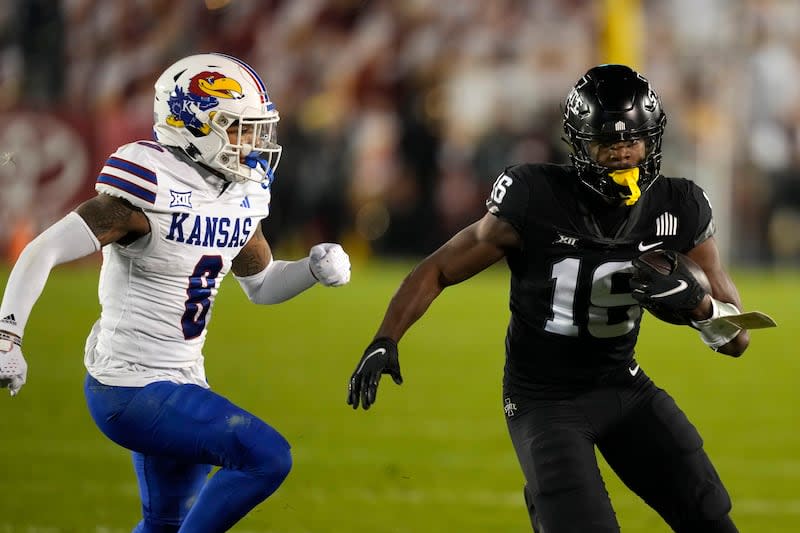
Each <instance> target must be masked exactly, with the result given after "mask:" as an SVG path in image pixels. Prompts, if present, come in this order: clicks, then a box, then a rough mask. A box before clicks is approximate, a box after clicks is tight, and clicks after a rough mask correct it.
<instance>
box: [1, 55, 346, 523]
mask: <svg viewBox="0 0 800 533" xmlns="http://www.w3.org/2000/svg"><path fill="white" fill-rule="evenodd" d="M154 111H155V126H154V134H155V135H154V137H155V141H138V142H134V143H131V144H127V145H124V146H122V147H120V148H119V149H118V150H117V151H116V152H114V153H113V154H112V155H111V157H109V159H108V161H107V162H106V164H105V166H104V167H103V169H102V170H101V172H100V175H99V176H98V178H97V183H96V185H95V189H96V190H97V192H98V194H97V196H96V197H94V198H92V199H91V200H88V201H86V202H84V203H83V204H81V205H80V206H78V207H77V209H76V210H75V211H74V212H71V213H70V214H68V215H67V216H65V217H64V218H63V219H61V220H60V221H58V222H57V223H55V224H54V225H53V226H51V227H50V228H48V229H47V230H46V231H44V232H43V233H42V234H41V235H39V236H38V237H37V238H36V239H35V240H34V241H33V242H31V243H30V244H29V245H28V246H27V247H26V248H25V250H24V251H23V253H22V255H21V256H20V258H19V260H18V261H17V263H16V265H15V266H14V269H13V270H12V272H11V275H10V277H9V280H8V284H7V286H6V290H5V294H4V296H3V301H2V307H0V386H4V387H8V388H9V390H10V392H11V394H12V396H13V395H16V394H17V393H18V392H19V390H20V388H21V387H22V385H24V383H25V379H26V372H27V365H26V363H25V359H24V358H23V356H22V351H21V345H22V337H23V332H24V328H25V324H26V322H27V320H28V316H29V315H30V312H31V309H32V307H33V305H34V303H35V302H36V300H37V299H38V297H39V295H40V294H41V292H42V290H43V288H44V285H45V282H46V281H47V278H48V276H49V273H50V271H51V270H52V268H53V267H54V266H55V265H58V264H61V263H65V262H68V261H72V260H74V259H77V258H79V257H83V256H86V255H89V254H91V253H93V252H95V251H97V250H100V249H102V252H103V266H102V270H101V274H100V284H99V296H100V303H101V305H102V312H101V314H100V318H99V320H98V321H97V322H96V323H95V325H94V327H93V328H92V330H91V333H90V334H89V338H88V339H87V341H86V351H85V364H86V368H87V371H88V373H87V377H86V382H85V387H84V391H85V394H86V398H87V403H88V406H89V411H90V412H91V414H92V417H93V418H94V420H95V422H96V423H97V426H98V427H99V428H100V430H101V431H102V432H103V433H104V434H105V435H106V436H108V438H110V439H111V440H113V441H114V442H116V443H118V444H119V445H121V446H124V447H125V448H128V449H130V450H131V451H132V453H133V459H134V466H135V470H136V474H137V476H138V480H139V485H140V493H141V497H142V512H143V519H142V521H141V522H140V523H139V524H138V525H137V526H136V528H135V529H134V532H136V533H156V532H157V533H167V532H178V531H181V532H192V533H204V532H220V531H227V530H228V529H229V528H231V527H232V526H233V524H235V523H236V522H237V521H239V520H240V519H241V518H242V517H244V516H245V515H246V514H247V513H248V512H249V511H250V510H251V509H252V508H253V507H255V506H256V505H257V504H258V503H260V502H261V501H263V500H264V499H266V498H267V497H268V496H269V495H270V494H272V492H274V491H275V490H276V489H277V488H278V486H279V485H280V484H281V483H282V482H283V480H284V479H285V478H286V476H287V475H288V473H289V470H290V468H291V464H292V458H291V454H290V450H289V448H290V447H289V444H288V443H287V442H286V440H285V439H284V438H283V436H282V435H280V434H279V433H278V432H277V431H276V430H275V429H273V428H272V427H270V426H269V425H268V424H266V423H265V422H263V421H262V420H260V419H258V418H257V417H255V416H254V415H252V414H251V413H249V412H247V411H245V410H243V409H242V408H240V407H237V406H236V405H233V404H232V403H231V402H229V401H228V400H226V399H225V398H223V397H222V396H220V395H218V394H216V393H214V392H212V391H211V390H210V389H209V386H208V383H207V382H206V376H205V371H204V366H203V354H202V348H203V343H204V341H205V337H206V330H207V327H208V323H209V321H210V319H211V308H212V304H213V302H214V299H215V297H216V294H217V290H218V288H219V284H220V283H221V281H222V279H223V278H224V277H225V275H226V274H227V273H228V271H229V270H233V273H234V276H235V277H236V280H237V281H238V282H239V284H240V285H241V287H242V288H243V289H244V291H245V292H246V293H247V295H248V297H249V298H250V300H251V301H253V302H255V303H259V304H273V303H278V302H282V301H284V300H287V299H289V298H292V297H293V296H295V295H297V294H299V293H300V292H302V291H304V290H306V289H308V288H309V287H311V286H312V285H314V284H315V283H317V282H319V283H321V284H322V285H325V286H334V287H335V286H340V285H344V284H346V283H348V282H349V280H350V261H349V258H348V256H347V254H346V253H345V251H344V250H343V249H342V247H341V246H339V245H338V244H333V243H323V244H318V245H316V246H314V247H313V248H312V249H311V252H310V254H309V256H308V257H306V258H304V259H302V260H299V261H280V260H276V259H274V258H273V257H272V252H271V250H270V247H269V244H268V243H267V240H266V239H265V237H264V235H263V233H262V232H261V226H260V222H261V220H262V219H264V218H266V217H267V215H268V214H269V202H270V185H271V183H272V179H273V173H274V171H275V168H276V167H277V165H278V160H279V158H280V153H281V147H280V146H279V145H278V144H277V143H276V137H275V134H276V125H277V122H278V112H277V111H276V109H275V105H274V104H273V103H272V102H271V101H270V99H269V97H268V95H267V90H266V87H265V85H264V82H263V81H262V80H261V78H260V77H259V76H258V74H256V72H255V71H254V70H253V69H252V68H251V67H250V66H248V65H247V64H245V63H244V62H242V61H240V60H238V59H236V58H234V57H230V56H226V55H222V54H201V55H194V56H189V57H186V58H184V59H181V60H180V61H178V62H176V63H175V64H173V65H172V66H170V67H169V68H168V69H167V70H166V71H165V72H164V73H163V74H162V75H161V76H160V77H159V79H158V81H157V82H156V85H155V103H154ZM213 465H216V466H219V467H221V468H220V469H219V470H218V471H217V472H216V473H215V474H214V476H212V477H211V478H210V479H208V480H207V475H208V473H209V472H210V470H211V468H212V466H213Z"/></svg>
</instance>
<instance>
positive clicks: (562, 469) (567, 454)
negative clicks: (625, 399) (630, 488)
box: [507, 400, 619, 533]
mask: <svg viewBox="0 0 800 533" xmlns="http://www.w3.org/2000/svg"><path fill="white" fill-rule="evenodd" d="M516 401H517V405H518V406H520V405H521V402H520V401H519V400H516ZM520 411H521V412H520V413H518V414H517V415H515V416H514V417H513V418H511V419H508V420H507V421H508V427H509V432H510V434H511V440H512V442H513V443H514V448H515V450H516V452H517V457H518V459H519V462H520V466H521V467H522V471H523V473H524V474H525V479H526V481H527V489H526V503H527V504H528V511H529V513H530V518H531V525H532V527H533V530H534V531H535V532H537V533H583V532H586V531H591V532H593V533H618V532H619V525H618V523H617V519H616V515H615V513H614V510H613V508H612V507H611V501H610V500H609V497H608V492H607V491H606V488H605V484H604V483H603V479H602V476H601V474H600V469H599V468H598V466H597V460H596V457H595V452H594V444H593V442H592V440H591V438H590V437H589V436H588V433H589V432H588V431H587V429H586V427H585V425H586V421H585V417H584V416H583V415H582V414H580V413H577V412H576V411H575V410H574V408H573V407H571V406H565V405H564V404H561V405H560V406H553V407H552V408H546V409H539V408H537V409H535V410H533V411H529V412H525V411H523V410H522V409H520ZM578 509H579V510H580V511H579V512H576V510H578Z"/></svg>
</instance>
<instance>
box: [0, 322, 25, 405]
mask: <svg viewBox="0 0 800 533" xmlns="http://www.w3.org/2000/svg"><path fill="white" fill-rule="evenodd" d="M20 344H21V342H20V339H19V337H17V336H16V335H10V334H7V333H4V332H0V388H3V387H8V391H9V392H10V393H11V396H16V395H17V393H18V392H19V390H20V389H21V388H22V386H23V385H25V380H26V378H27V376H28V363H26V362H25V358H24V357H23V356H22V350H21V349H20Z"/></svg>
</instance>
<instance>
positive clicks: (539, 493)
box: [504, 369, 738, 533]
mask: <svg viewBox="0 0 800 533" xmlns="http://www.w3.org/2000/svg"><path fill="white" fill-rule="evenodd" d="M625 374H627V375H625ZM613 381H615V382H614V383H611V384H605V385H603V386H598V387H596V388H593V389H591V390H588V391H585V392H582V393H580V394H578V395H576V396H575V397H571V398H569V399H562V400H543V399H532V398H526V397H525V396H522V395H516V394H514V393H507V394H506V395H504V398H506V399H505V402H506V404H507V403H509V401H510V402H512V403H513V404H514V406H515V410H514V411H512V412H511V416H508V417H507V422H508V428H509V432H510V434H511V440H512V442H513V443H514V448H515V450H516V452H517V457H518V459H519V462H520V465H521V466H522V470H523V472H524V474H525V479H526V480H527V486H526V487H525V500H526V503H527V504H528V510H529V513H530V517H531V523H532V525H533V528H534V531H535V532H536V533H589V532H591V533H606V532H608V533H611V532H618V531H619V530H620V529H619V524H618V523H617V519H616V515H615V513H614V510H613V508H612V507H611V502H610V500H609V497H608V492H607V491H606V488H605V484H604V483H603V479H602V477H601V475H600V470H599V468H598V466H597V460H596V456H595V446H596V447H597V449H599V450H600V452H601V453H602V454H603V457H604V458H605V460H606V461H607V462H608V464H609V465H610V466H611V468H612V469H613V470H614V472H616V474H617V475H618V476H619V477H620V479H621V480H622V481H623V482H624V483H625V484H626V485H627V486H628V487H629V488H630V489H631V490H633V491H634V492H635V493H636V494H638V495H639V496H640V497H641V498H642V499H643V500H644V501H645V502H646V503H647V504H648V505H650V507H652V508H653V509H655V510H656V511H657V512H658V513H659V514H660V515H661V516H662V517H663V519H664V520H665V521H666V522H667V523H668V524H669V525H670V527H672V529H673V530H674V531H676V532H678V533H700V532H702V533H736V532H737V531H738V530H737V529H736V526H735V525H734V524H733V521H732V520H731V519H730V517H729V515H728V513H729V512H730V509H731V501H730V498H729V496H728V493H727V491H726V490H725V487H724V486H723V485H722V482H721V481H720V478H719V476H718V475H717V472H716V470H715V469H714V466H713V465H712V464H711V461H710V460H709V458H708V456H707V455H706V453H705V451H704V450H703V441H702V439H701V438H700V435H699V434H698V432H697V430H696V429H695V427H694V426H693V425H692V424H691V423H690V422H689V420H688V419H687V418H686V415H685V414H684V413H683V411H681V410H680V408H678V406H677V405H676V403H675V401H674V400H673V399H672V397H671V396H670V395H669V394H667V393H666V392H665V391H664V390H662V389H660V388H658V387H656V386H655V384H653V382H652V381H651V380H650V378H648V377H647V376H646V375H645V374H644V372H643V371H642V370H641V369H639V371H638V372H637V373H636V375H635V376H630V373H629V372H628V369H623V373H621V374H620V375H619V376H617V377H616V378H615V379H614V380H613ZM507 398H510V400H508V399H507ZM507 414H509V412H508V411H507Z"/></svg>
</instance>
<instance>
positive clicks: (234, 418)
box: [84, 376, 292, 533]
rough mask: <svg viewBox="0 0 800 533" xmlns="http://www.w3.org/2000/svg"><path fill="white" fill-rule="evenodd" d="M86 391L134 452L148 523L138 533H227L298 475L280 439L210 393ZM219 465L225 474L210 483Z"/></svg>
mask: <svg viewBox="0 0 800 533" xmlns="http://www.w3.org/2000/svg"><path fill="white" fill-rule="evenodd" d="M84 392H85V394H86V400H87V403H88V406H89V412H90V413H91V415H92V418H94V421H95V423H96V424H97V426H98V427H99V428H100V430H101V431H102V432H103V433H104V434H105V435H106V436H107V437H108V438H109V439H111V440H112V441H114V442H116V443H117V444H119V445H120V446H124V447H125V448H128V449H130V450H132V451H133V462H134V467H135V470H136V475H137V477H138V480H139V490H140V494H141V499H142V513H143V517H144V518H143V520H142V522H140V523H139V525H138V526H137V527H136V529H134V532H135V533H175V532H188V531H191V532H193V533H212V532H222V531H227V530H228V529H230V528H231V527H232V526H233V525H234V524H235V523H236V522H238V521H239V520H240V519H241V518H243V517H244V516H245V515H246V514H247V513H248V512H249V511H250V510H251V509H252V508H253V507H255V506H256V505H258V504H259V503H260V502H261V501H263V500H265V499H266V498H267V497H268V496H269V495H270V494H272V493H273V492H274V491H275V490H276V489H277V488H278V486H280V484H281V483H282V482H283V480H284V479H285V478H286V476H287V475H288V474H289V470H290V469H291V466H292V457H291V453H290V450H289V448H290V447H289V443H288V442H286V439H284V438H283V436H282V435H281V434H280V433H278V432H277V431H276V430H275V429H273V428H272V427H271V426H269V425H268V424H266V423H265V422H263V421H262V420H260V419H259V418H257V417H255V416H254V415H252V414H250V413H248V412H247V411H245V410H243V409H241V408H240V407H237V406H236V405H234V404H232V403H231V402H230V401H228V400H227V399H225V398H223V397H222V396H220V395H218V394H216V393H214V392H212V391H211V390H209V389H204V388H202V387H198V386H196V385H177V384H175V383H170V382H166V381H159V382H156V383H151V384H149V385H147V386H146V387H112V386H108V385H103V384H102V383H100V382H98V381H97V380H95V379H94V378H92V377H91V376H87V377H86V381H85V383H84ZM211 465H217V466H220V467H221V468H220V469H219V470H218V471H217V472H216V473H215V474H214V475H213V476H212V477H211V478H210V479H208V481H206V479H207V475H208V473H209V472H210V470H211Z"/></svg>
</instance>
